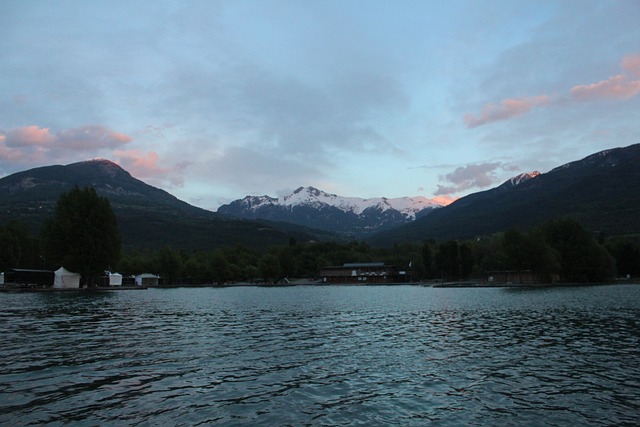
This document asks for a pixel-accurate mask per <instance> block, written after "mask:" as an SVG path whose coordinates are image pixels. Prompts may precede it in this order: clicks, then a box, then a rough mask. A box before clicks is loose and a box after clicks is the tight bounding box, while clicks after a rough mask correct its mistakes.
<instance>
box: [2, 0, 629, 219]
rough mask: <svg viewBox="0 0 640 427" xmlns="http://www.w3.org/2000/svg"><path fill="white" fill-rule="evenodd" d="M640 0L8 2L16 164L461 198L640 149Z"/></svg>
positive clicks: (12, 164)
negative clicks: (78, 165)
mask: <svg viewBox="0 0 640 427" xmlns="http://www.w3.org/2000/svg"><path fill="white" fill-rule="evenodd" d="M638 22H640V1H637V0H618V1H609V0H595V1H590V0H555V1H547V0H536V1H530V0H527V1H517V0H475V1H460V0H448V1H436V0H420V1H398V0H393V1H385V0H367V1H360V0H349V1H343V0H341V1H333V0H322V1H311V0H292V1H289V0H255V1H254V0H233V1H230V0H225V1H215V0H205V1H189V0H185V1H174V0H154V1H147V0H143V1H139V0H125V1H120V0H104V1H101V0H95V1H85V0H58V1H48V0H47V1H45V0H3V1H2V2H0V28H1V29H2V30H1V33H0V51H1V52H2V54H1V55H0V177H2V176H7V175H9V174H12V173H15V172H18V171H22V170H27V169H31V168H34V167H39V166H48V165H54V164H69V163H74V162H78V161H83V160H89V159H94V158H104V159H108V160H111V161H113V162H116V163H117V164H119V165H120V166H122V167H123V168H124V169H125V170H127V171H128V172H130V173H131V174H132V175H133V176H134V177H136V178H138V179H141V180H143V181H144V182H146V183H148V184H150V185H153V186H156V187H159V188H162V189H164V190H166V191H168V192H169V193H171V194H173V195H175V196H176V197H178V198H180V199H182V200H184V201H186V202H188V203H191V204H193V205H196V206H200V207H203V208H205V209H211V210H216V209H217V208H218V207H219V206H220V205H221V204H224V203H229V202H230V201H232V200H235V199H239V198H242V197H244V196H246V195H265V194H266V195H270V196H273V197H276V196H281V195H284V194H287V193H289V192H291V191H292V190H294V189H295V188H297V187H300V186H314V187H316V188H319V189H321V190H324V191H326V192H329V193H334V194H338V195H341V196H349V197H364V198H373V197H383V196H384V197H404V196H424V197H427V198H435V197H440V198H446V199H454V198H457V197H461V196H464V195H467V194H470V193H474V192H477V191H482V190H486V189H489V188H492V187H495V186H497V185H499V184H501V183H502V182H504V181H506V180H507V179H509V178H510V177H513V176H515V175H518V174H520V173H524V172H532V171H535V170H537V171H540V172H543V173H544V172H548V171H549V170H551V169H553V168H555V167H557V166H560V165H562V164H564V163H567V162H570V161H574V160H579V159H581V158H583V157H585V156H587V155H589V154H592V153H595V152H598V151H601V150H605V149H609V148H614V147H624V146H628V145H631V144H636V143H640V25H638Z"/></svg>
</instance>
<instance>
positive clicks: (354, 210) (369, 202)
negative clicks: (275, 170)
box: [218, 186, 445, 236]
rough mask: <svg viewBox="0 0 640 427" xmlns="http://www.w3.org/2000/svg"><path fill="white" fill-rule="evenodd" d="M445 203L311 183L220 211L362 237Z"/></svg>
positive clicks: (251, 198) (236, 202)
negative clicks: (351, 193)
mask: <svg viewBox="0 0 640 427" xmlns="http://www.w3.org/2000/svg"><path fill="white" fill-rule="evenodd" d="M444 205H445V201H444V199H427V198H426V197H422V196H416V197H397V198H387V197H376V198H360V197H345V196H338V195H336V194H331V193H327V192H324V191H322V190H319V189H317V188H315V187H311V186H307V187H298V188H297V189H296V190H294V191H293V192H291V193H289V194H287V195H284V196H281V197H270V196H267V195H263V196H245V197H244V198H242V199H238V200H234V201H233V202H231V203H229V204H226V205H222V206H220V207H219V208H218V213H221V214H225V215H229V216H233V217H236V218H244V219H270V220H278V221H285V222H291V223H294V224H299V225H303V226H309V227H314V228H319V229H321V230H327V231H338V232H340V233H343V234H347V235H354V236H361V235H364V234H367V233H371V232H375V231H377V230H380V229H388V228H392V227H394V226H397V225H399V224H403V223H406V222H409V221H413V220H414V219H415V218H416V217H419V216H424V215H427V214H428V213H429V212H430V211H431V210H433V209H438V208H440V207H442V206H444Z"/></svg>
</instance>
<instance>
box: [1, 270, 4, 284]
mask: <svg viewBox="0 0 640 427" xmlns="http://www.w3.org/2000/svg"><path fill="white" fill-rule="evenodd" d="M0 285H4V273H0Z"/></svg>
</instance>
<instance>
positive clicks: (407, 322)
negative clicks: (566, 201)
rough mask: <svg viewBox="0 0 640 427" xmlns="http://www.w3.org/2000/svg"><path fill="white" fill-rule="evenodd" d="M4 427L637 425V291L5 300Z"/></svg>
mask: <svg viewBox="0 0 640 427" xmlns="http://www.w3.org/2000/svg"><path fill="white" fill-rule="evenodd" d="M0 308H1V310H0V328H1V331H2V332H1V333H2V341H1V343H2V344H1V347H0V425H39V424H48V425H59V424H66V423H71V424H73V425H95V426H104V425H118V426H120V425H211V424H220V425H246V424H249V425H293V426H300V425H347V424H348V425H367V426H369V425H391V424H393V425H431V424H433V425H479V426H486V425H514V424H517V425H637V424H638V423H640V286H631V285H629V286H594V287H574V288H538V289H530V290H522V289H496V288H491V289H435V288H428V287H420V286H395V287H391V286H388V287H386V286H376V287H356V286H353V287H350V286H336V287H331V286H317V287H284V288H261V287H237V288H206V289H189V288H182V289H149V290H146V291H119V292H108V293H95V294H85V293H55V294H0Z"/></svg>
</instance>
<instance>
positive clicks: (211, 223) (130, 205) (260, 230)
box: [0, 160, 317, 249]
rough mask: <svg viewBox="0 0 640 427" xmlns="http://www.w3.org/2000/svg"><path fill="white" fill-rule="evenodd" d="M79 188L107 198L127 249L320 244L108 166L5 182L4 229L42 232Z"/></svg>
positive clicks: (43, 172)
mask: <svg viewBox="0 0 640 427" xmlns="http://www.w3.org/2000/svg"><path fill="white" fill-rule="evenodd" d="M74 185H78V186H79V187H86V186H91V187H94V188H95V189H96V191H97V192H98V194H99V195H101V196H104V197H107V198H108V199H109V201H110V203H111V207H112V209H113V210H114V212H115V214H116V216H117V218H118V224H119V228H120V232H121V235H122V238H123V244H124V246H125V248H130V249H131V248H150V249H154V248H158V247H161V246H164V245H169V246H171V247H174V248H179V249H212V248H216V247H221V246H233V245H243V246H247V247H250V248H255V249H264V248H266V247H269V246H272V245H275V244H287V243H288V242H289V239H290V238H291V237H294V238H295V239H297V240H298V241H306V240H309V239H315V238H317V236H316V235H315V234H314V232H313V231H312V230H308V229H302V228H301V227H293V226H291V227H289V226H287V225H284V224H267V225H265V224H264V223H261V222H256V221H242V220H235V219H230V218H227V217H224V216H221V215H218V214H216V213H215V212H211V211H207V210H205V209H201V208H198V207H195V206H191V205H189V204H188V203H186V202H183V201H181V200H179V199H177V198H176V197H174V196H172V195H171V194H169V193H167V192H166V191H164V190H161V189H158V188H155V187H153V186H150V185H148V184H145V183H144V182H142V181H140V180H138V179H136V178H134V177H132V176H131V175H130V174H129V173H128V172H126V171H125V170H124V169H122V168H121V167H119V166H118V165H116V164H115V163H113V162H110V161H108V160H90V161H86V162H79V163H73V164H70V165H67V166H61V165H56V166H46V167H40V168H35V169H31V170H28V171H24V172H18V173H15V174H13V175H10V176H7V177H4V178H2V179H0V224H5V223H7V222H9V221H10V220H21V221H24V222H26V223H27V224H28V225H29V226H30V227H31V229H32V230H33V232H36V233H37V232H38V231H39V230H40V227H41V226H42V223H43V222H44V220H45V219H46V218H47V217H49V216H51V214H52V213H53V211H54V209H55V205H56V203H57V200H58V197H59V196H60V194H61V193H63V192H65V191H68V190H70V189H71V188H72V187H73V186H74Z"/></svg>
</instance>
